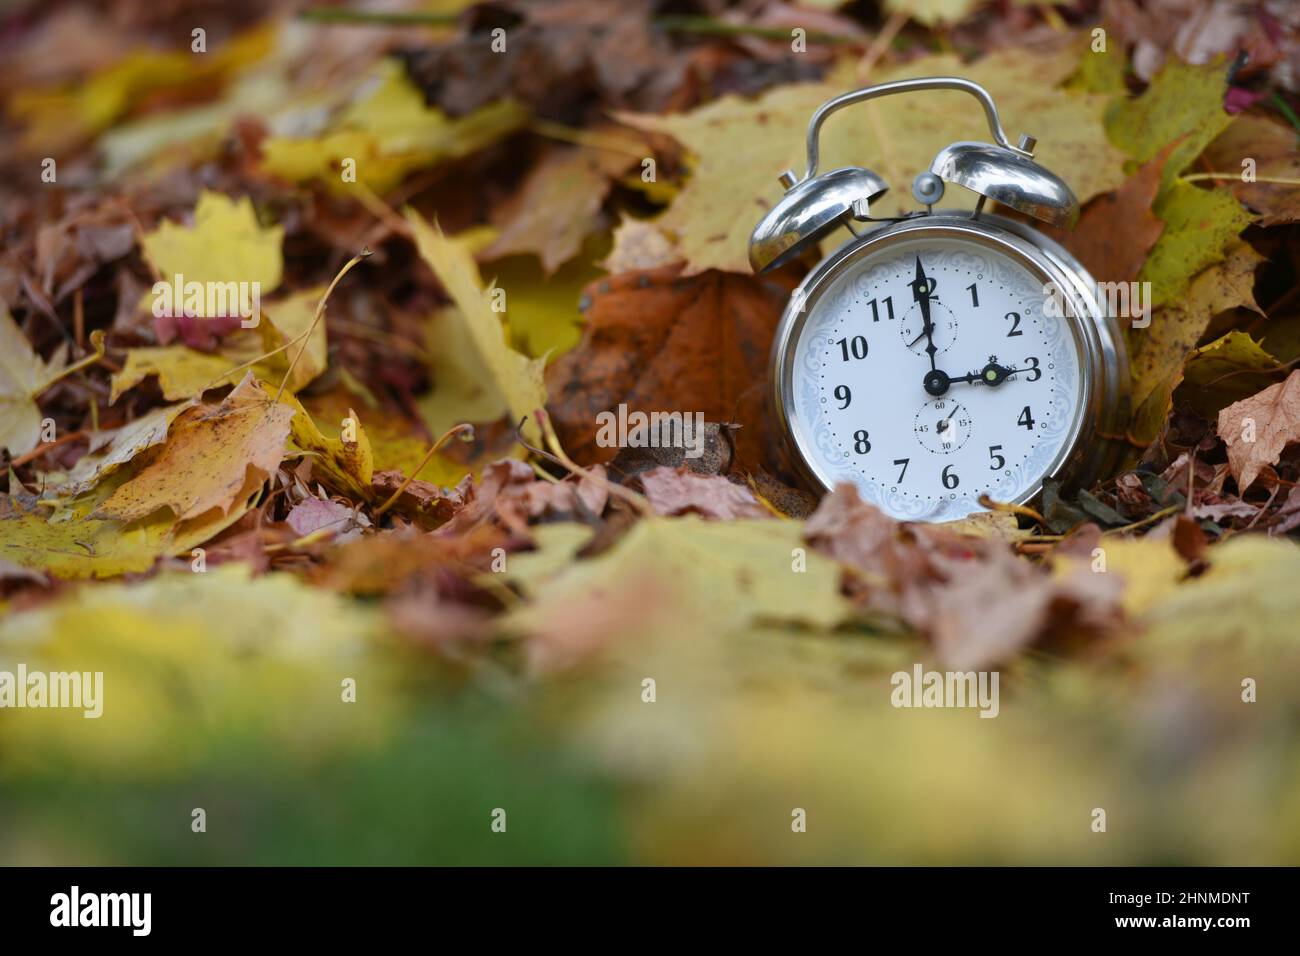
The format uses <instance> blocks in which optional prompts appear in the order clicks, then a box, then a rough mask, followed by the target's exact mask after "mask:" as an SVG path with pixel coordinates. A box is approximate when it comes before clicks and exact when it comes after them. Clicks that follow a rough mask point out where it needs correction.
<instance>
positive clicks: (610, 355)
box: [547, 266, 788, 463]
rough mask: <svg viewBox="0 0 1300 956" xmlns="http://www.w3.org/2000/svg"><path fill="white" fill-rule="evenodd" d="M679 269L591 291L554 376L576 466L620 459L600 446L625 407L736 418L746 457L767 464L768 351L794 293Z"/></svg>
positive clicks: (556, 408)
mask: <svg viewBox="0 0 1300 956" xmlns="http://www.w3.org/2000/svg"><path fill="white" fill-rule="evenodd" d="M679 272H680V270H679V268H678V267H676V266H672V267H668V268H664V269H656V270H654V271H651V272H632V273H627V274H625V275H619V276H614V277H612V278H610V279H608V280H603V281H601V282H598V283H595V284H594V285H592V286H591V287H590V288H589V290H588V293H589V295H590V299H591V305H590V306H589V308H588V309H587V312H586V318H587V326H586V329H585V330H584V332H583V337H582V341H581V343H579V345H578V346H577V348H575V349H574V350H573V351H572V352H569V353H567V354H565V355H563V356H561V357H560V358H559V359H558V360H557V361H556V362H555V364H554V365H552V366H551V368H550V369H548V371H547V382H548V386H549V389H548V390H549V393H550V394H551V395H552V400H551V403H550V405H549V406H548V407H549V409H550V413H551V418H552V420H553V421H554V422H555V427H556V430H557V431H558V432H559V435H560V439H561V441H562V442H563V443H564V446H565V448H566V449H567V450H568V451H569V454H570V455H572V456H573V457H574V458H575V459H576V460H577V461H579V462H586V461H609V460H610V458H612V457H613V455H614V451H615V450H614V449H613V448H601V447H599V446H598V445H597V444H596V434H597V431H598V429H599V422H598V421H597V415H598V414H599V413H601V412H606V411H609V412H616V411H617V408H618V406H619V404H620V403H625V404H626V405H627V411H628V412H629V413H630V412H635V411H642V412H646V413H650V412H673V411H677V412H681V413H682V414H684V415H685V414H695V413H702V414H703V415H704V417H705V419H706V420H709V421H735V422H739V423H741V424H742V425H744V426H745V427H744V428H742V429H740V430H739V431H738V432H737V433H736V439H737V451H738V453H739V458H740V460H741V461H742V462H747V463H748V462H758V461H761V460H762V459H763V457H764V454H765V452H766V450H767V447H768V445H769V443H770V437H769V432H768V428H769V427H770V425H769V421H768V416H767V415H766V414H765V412H764V399H765V397H766V396H765V388H766V385H765V384H764V383H765V382H766V378H767V358H768V350H769V348H770V347H771V342H772V335H773V332H774V330H775V328H776V323H777V320H778V319H779V318H780V315H781V311H782V310H783V309H784V307H785V304H786V300H787V298H788V291H787V290H785V289H783V288H782V287H781V286H780V285H778V284H776V283H773V282H770V281H765V280H761V279H756V278H752V277H749V276H740V275H732V274H728V273H723V272H706V273H703V274H700V275H696V276H690V277H682V276H680V275H679Z"/></svg>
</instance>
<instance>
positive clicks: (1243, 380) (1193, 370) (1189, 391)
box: [1179, 329, 1281, 421]
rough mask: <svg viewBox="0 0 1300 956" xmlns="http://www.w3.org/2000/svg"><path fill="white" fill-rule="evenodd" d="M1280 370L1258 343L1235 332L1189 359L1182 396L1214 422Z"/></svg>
mask: <svg viewBox="0 0 1300 956" xmlns="http://www.w3.org/2000/svg"><path fill="white" fill-rule="evenodd" d="M1280 367H1281V366H1280V365H1279V363H1278V361H1277V359H1275V358H1274V357H1273V356H1272V355H1270V354H1269V353H1268V350H1267V349H1265V348H1264V347H1263V346H1262V345H1260V343H1259V342H1257V341H1255V340H1254V339H1253V338H1251V337H1250V335H1248V334H1247V333H1245V332H1242V331H1240V330H1239V329H1233V330H1232V331H1231V332H1228V333H1227V334H1225V335H1221V336H1220V337H1219V338H1217V339H1215V340H1214V341H1213V342H1210V343H1208V344H1206V345H1202V346H1201V347H1200V348H1198V349H1197V350H1196V351H1194V352H1193V353H1192V354H1191V355H1189V356H1188V357H1187V361H1186V362H1185V363H1184V365H1183V381H1182V384H1181V386H1180V387H1179V395H1180V397H1181V398H1182V399H1183V400H1184V401H1186V403H1187V405H1188V406H1189V407H1191V408H1192V409H1194V410H1195V411H1196V412H1197V414H1199V415H1201V416H1203V417H1204V418H1205V419H1206V420H1207V421H1213V420H1214V419H1215V418H1216V417H1217V416H1218V414H1219V412H1220V411H1221V410H1222V409H1223V408H1225V407H1226V406H1228V405H1231V404H1232V403H1233V402H1237V401H1240V400H1241V399H1243V398H1246V397H1247V396H1249V395H1251V394H1253V393H1255V392H1258V391H1259V390H1260V389H1262V388H1265V387H1266V386H1268V385H1270V384H1271V383H1272V382H1273V381H1274V380H1275V379H1276V377H1277V371H1278V369H1279V368H1280Z"/></svg>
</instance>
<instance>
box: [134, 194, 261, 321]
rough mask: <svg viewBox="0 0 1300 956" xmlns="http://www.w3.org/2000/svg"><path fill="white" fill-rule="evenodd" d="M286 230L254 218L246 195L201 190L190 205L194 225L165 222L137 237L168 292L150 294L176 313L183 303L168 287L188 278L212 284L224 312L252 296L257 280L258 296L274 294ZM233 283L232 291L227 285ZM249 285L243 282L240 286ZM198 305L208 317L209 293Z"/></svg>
mask: <svg viewBox="0 0 1300 956" xmlns="http://www.w3.org/2000/svg"><path fill="white" fill-rule="evenodd" d="M283 240H284V230H283V229H282V228H281V227H280V226H269V227H264V226H262V225H261V223H259V222H258V221H257V213H256V212H254V210H253V203H252V201H251V200H250V199H249V198H248V197H247V196H245V197H243V198H241V199H239V200H232V199H231V198H230V197H229V196H224V195H222V194H221V193H214V192H208V191H207V190H204V191H203V192H202V193H201V194H200V195H199V201H198V203H197V204H196V205H195V207H194V225H192V226H183V225H181V224H179V223H175V222H171V221H170V220H169V221H166V222H164V223H163V224H162V225H160V226H159V227H158V228H157V229H155V230H153V231H152V232H150V233H147V234H145V236H144V237H143V239H142V240H141V244H142V246H143V247H144V254H145V257H146V258H147V259H148V260H149V261H150V262H151V263H152V264H153V266H154V268H155V269H157V270H158V272H159V273H160V274H161V276H162V279H161V282H162V283H163V284H165V285H166V286H168V287H169V288H168V289H167V290H165V291H164V290H163V289H161V288H159V290H158V292H157V293H154V294H151V295H150V296H149V297H148V298H149V299H150V300H151V301H152V299H153V297H154V295H162V294H165V295H166V297H167V298H168V299H169V300H173V301H172V309H171V310H170V311H172V312H173V313H174V314H179V312H180V311H181V307H182V305H183V303H178V302H175V301H174V296H173V294H172V292H171V289H170V287H174V286H177V285H180V286H182V287H184V286H186V285H188V284H189V283H191V282H198V283H203V284H205V285H206V284H209V283H210V284H211V287H212V288H219V289H220V290H221V291H222V293H223V295H222V299H223V300H224V301H225V302H226V304H227V307H226V308H224V309H221V310H218V311H219V312H220V314H222V315H234V314H236V311H235V309H232V308H230V307H229V306H230V305H236V306H237V304H238V303H240V302H241V301H247V300H249V299H251V292H252V289H253V288H254V287H253V286H252V285H251V284H253V283H256V289H257V292H258V297H259V299H260V296H262V295H267V294H270V293H271V292H274V291H275V290H276V288H277V287H279V285H280V280H281V278H282V276H283V273H284V258H283V256H282V254H281V251H280V246H281V244H282V242H283ZM228 283H235V284H236V287H235V291H234V293H233V294H231V293H230V291H229V289H228V286H227V284H228ZM240 284H247V285H240ZM201 298H202V299H203V301H202V302H200V303H198V304H199V308H198V309H197V310H196V312H197V314H198V315H200V316H203V317H209V318H211V317H212V315H211V312H212V309H211V305H210V303H209V302H208V301H207V300H208V299H209V298H210V297H209V296H207V295H204V296H202V297H201Z"/></svg>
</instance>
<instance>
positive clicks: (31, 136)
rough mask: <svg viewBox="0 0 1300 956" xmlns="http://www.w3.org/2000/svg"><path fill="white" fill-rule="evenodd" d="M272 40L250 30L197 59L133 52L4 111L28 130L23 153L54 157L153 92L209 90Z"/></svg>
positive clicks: (23, 95) (22, 94) (19, 97)
mask: <svg viewBox="0 0 1300 956" xmlns="http://www.w3.org/2000/svg"><path fill="white" fill-rule="evenodd" d="M274 35H275V31H274V29H273V28H270V27H263V28H259V29H256V30H251V31H249V32H247V33H245V34H243V35H242V36H239V37H237V38H236V39H235V40H233V41H231V42H229V43H223V44H221V46H220V47H219V48H216V49H213V50H212V52H211V53H205V54H203V55H201V56H195V55H194V54H192V53H190V52H188V51H186V52H183V53H182V52H172V51H168V52H163V51H155V50H136V51H135V52H132V53H129V54H127V55H126V56H124V57H122V58H121V59H120V60H118V61H117V62H116V63H114V64H112V65H111V66H108V67H105V68H104V69H102V70H99V71H97V72H96V73H95V74H94V75H92V76H90V77H87V78H86V79H85V80H83V81H80V82H75V83H68V84H62V85H59V86H54V87H46V88H37V89H30V90H19V91H17V92H16V93H15V94H14V95H13V97H11V98H10V100H9V103H8V110H9V113H10V115H12V116H14V117H15V118H17V119H19V120H21V121H23V122H24V123H26V124H27V125H26V129H25V130H24V133H23V145H24V146H25V147H26V148H27V149H42V150H46V151H52V152H56V153H57V152H59V151H61V150H63V149H66V148H68V147H69V146H71V145H72V144H74V143H76V142H77V141H79V140H81V139H82V138H84V137H86V136H90V135H93V134H96V133H98V132H100V131H101V130H103V129H104V128H105V127H107V126H108V125H109V124H110V123H112V122H113V121H114V120H116V119H118V117H120V116H122V115H123V114H124V113H126V112H127V111H128V110H130V109H131V108H133V107H134V106H135V104H136V103H137V102H139V101H140V100H141V99H143V98H144V97H145V96H147V95H148V94H149V93H152V92H154V91H156V90H162V89H171V90H178V89H186V90H195V91H207V90H209V89H210V88H211V87H212V86H213V84H214V81H220V80H223V79H224V78H225V77H226V76H228V75H229V74H231V73H233V72H234V71H236V70H239V69H240V68H242V67H244V66H247V65H249V64H251V63H254V62H256V61H258V60H260V59H261V58H262V57H264V56H266V55H267V53H269V52H270V50H271V45H272V40H273V38H274Z"/></svg>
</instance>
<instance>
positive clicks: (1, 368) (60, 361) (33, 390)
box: [0, 304, 67, 455]
mask: <svg viewBox="0 0 1300 956" xmlns="http://www.w3.org/2000/svg"><path fill="white" fill-rule="evenodd" d="M65 356H66V350H65V349H60V350H59V351H58V352H56V353H55V355H54V358H52V359H51V360H50V361H49V362H46V361H45V360H44V359H42V358H41V357H40V356H39V355H37V354H36V351H35V349H33V348H32V347H31V344H30V343H29V342H28V341H27V336H25V335H23V333H22V330H21V329H19V328H18V325H17V323H15V322H14V320H13V317H12V316H10V314H9V310H8V309H7V308H5V307H4V305H3V304H0V447H3V448H8V449H9V452H10V454H13V455H21V454H23V453H25V452H29V451H31V450H32V449H33V448H35V447H36V445H37V444H38V443H39V442H40V440H41V410H40V409H39V408H38V407H37V405H36V396H37V395H39V394H40V393H41V392H42V391H44V390H45V389H46V388H47V387H49V384H50V383H51V382H53V381H55V380H56V379H57V378H58V377H59V374H60V372H62V370H63V367H64V366H65V365H66V364H67V361H66V357H65Z"/></svg>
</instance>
